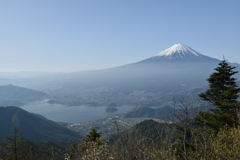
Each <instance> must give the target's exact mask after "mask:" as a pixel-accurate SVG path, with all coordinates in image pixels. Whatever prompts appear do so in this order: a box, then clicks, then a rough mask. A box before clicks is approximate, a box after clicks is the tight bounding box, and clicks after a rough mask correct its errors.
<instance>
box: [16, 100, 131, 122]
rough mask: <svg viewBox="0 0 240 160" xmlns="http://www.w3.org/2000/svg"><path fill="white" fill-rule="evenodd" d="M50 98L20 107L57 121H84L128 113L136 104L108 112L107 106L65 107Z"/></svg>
mask: <svg viewBox="0 0 240 160" xmlns="http://www.w3.org/2000/svg"><path fill="white" fill-rule="evenodd" d="M47 101H48V99H46V100H43V101H36V102H33V103H29V104H27V105H24V106H21V107H20V108H22V109H24V110H26V111H28V112H31V113H37V114H41V115H43V116H44V117H46V118H47V119H50V120H53V121H56V122H83V121H89V120H92V119H98V118H103V117H107V116H111V115H113V114H117V113H126V112H127V111H128V110H130V109H131V108H133V107H134V106H122V107H117V109H118V111H116V112H106V111H105V109H106V108H107V107H104V106H99V107H88V106H71V107H64V106H62V105H60V104H49V103H47Z"/></svg>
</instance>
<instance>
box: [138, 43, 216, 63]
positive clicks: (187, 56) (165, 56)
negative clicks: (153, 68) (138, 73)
mask: <svg viewBox="0 0 240 160" xmlns="http://www.w3.org/2000/svg"><path fill="white" fill-rule="evenodd" d="M173 62H174V63H196V62H197V63H198V62H204V63H205V62H206V63H209V62H214V63H215V62H219V60H217V59H215V58H211V57H208V56H205V55H203V54H200V53H198V52H197V51H195V50H193V49H192V48H190V47H188V46H186V45H184V44H175V45H173V46H171V47H170V48H168V49H166V50H164V51H162V52H161V53H158V54H156V55H155V56H152V57H150V58H147V59H145V60H142V61H140V62H137V63H136V64H142V63H148V64H157V63H161V64H163V63H164V64H166V63H168V64H171V63H173Z"/></svg>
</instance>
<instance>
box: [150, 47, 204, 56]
mask: <svg viewBox="0 0 240 160" xmlns="http://www.w3.org/2000/svg"><path fill="white" fill-rule="evenodd" d="M195 56H199V57H202V56H204V55H202V54H200V53H198V52H197V51H195V50H193V49H192V48H190V47H188V46H186V45H184V44H175V45H173V46H171V47H170V48H168V49H166V50H164V51H163V52H161V53H158V54H157V55H155V56H153V58H156V57H165V58H185V57H195Z"/></svg>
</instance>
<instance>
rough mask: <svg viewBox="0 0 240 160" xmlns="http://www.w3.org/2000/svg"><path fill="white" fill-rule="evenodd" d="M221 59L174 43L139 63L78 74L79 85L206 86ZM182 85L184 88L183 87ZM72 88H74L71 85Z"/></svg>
mask: <svg viewBox="0 0 240 160" xmlns="http://www.w3.org/2000/svg"><path fill="white" fill-rule="evenodd" d="M219 62H221V61H220V60H218V59H214V58H211V57H208V56H205V55H203V54H200V53H198V52H197V51H195V50H193V49H192V48H190V47H188V46H186V45H183V44H175V45H173V46H172V47H170V48H168V49H166V50H165V51H163V52H161V53H159V54H157V55H155V56H152V57H150V58H147V59H145V60H142V61H140V62H136V63H132V64H128V65H124V66H120V67H116V68H111V69H105V70H99V71H92V72H86V73H84V74H81V73H79V77H78V78H75V80H76V82H75V83H72V84H76V83H78V85H79V86H81V87H92V88H93V87H111V88H119V89H121V90H126V89H127V90H129V91H133V90H149V89H150V90H154V91H163V90H168V91H169V90H172V91H173V90H179V89H182V86H186V87H189V88H191V87H201V86H206V85H207V82H206V78H208V77H209V75H210V74H211V73H213V72H214V68H216V67H217V66H218V63H219ZM233 66H235V65H233ZM186 87H185V88H186ZM74 88H75V87H74Z"/></svg>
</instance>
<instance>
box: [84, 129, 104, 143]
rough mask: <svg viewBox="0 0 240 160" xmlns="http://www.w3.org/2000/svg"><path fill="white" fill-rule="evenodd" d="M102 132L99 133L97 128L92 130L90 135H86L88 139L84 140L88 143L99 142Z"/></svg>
mask: <svg viewBox="0 0 240 160" xmlns="http://www.w3.org/2000/svg"><path fill="white" fill-rule="evenodd" d="M101 134H102V133H101V132H97V130H96V129H95V128H92V130H91V131H90V132H89V134H87V135H86V138H84V141H86V142H98V141H99V139H100V137H101Z"/></svg>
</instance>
